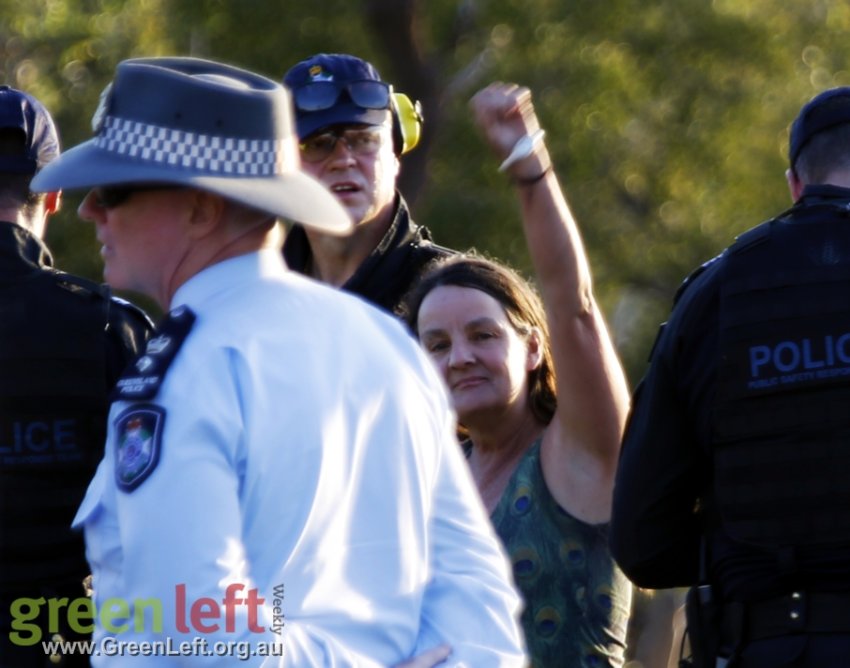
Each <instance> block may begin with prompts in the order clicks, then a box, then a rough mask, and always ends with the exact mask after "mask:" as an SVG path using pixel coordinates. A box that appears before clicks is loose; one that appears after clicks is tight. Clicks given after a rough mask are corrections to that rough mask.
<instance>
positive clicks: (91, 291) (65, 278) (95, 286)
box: [52, 269, 109, 299]
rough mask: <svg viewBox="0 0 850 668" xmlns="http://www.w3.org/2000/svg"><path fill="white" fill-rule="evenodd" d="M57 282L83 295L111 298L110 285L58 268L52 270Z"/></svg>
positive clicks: (62, 286)
mask: <svg viewBox="0 0 850 668" xmlns="http://www.w3.org/2000/svg"><path fill="white" fill-rule="evenodd" d="M52 273H53V277H54V279H55V280H56V284H57V285H58V286H59V287H61V288H63V289H65V290H68V291H69V292H73V293H75V294H79V295H81V296H97V297H100V298H102V299H108V298H109V287H108V286H106V285H103V284H101V283H95V282H94V281H91V280H89V279H87V278H83V277H82V276H76V275H74V274H68V273H65V272H64V271H59V270H58V269H54V270H52Z"/></svg>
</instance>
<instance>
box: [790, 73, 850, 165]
mask: <svg viewBox="0 0 850 668" xmlns="http://www.w3.org/2000/svg"><path fill="white" fill-rule="evenodd" d="M844 123H850V87H847V86H843V87H839V88H830V89H829V90H826V91H824V92H823V93H820V94H818V95H816V96H815V97H813V98H812V99H811V100H809V102H807V103H806V105H805V106H804V107H803V108H802V109H801V110H800V113H799V114H798V115H797V118H796V119H795V120H794V123H793V124H792V125H791V137H790V139H789V142H788V159H789V160H790V162H791V167H792V168H793V167H794V163H795V162H796V161H797V158H798V157H799V155H800V151H802V150H803V147H804V146H805V145H806V144H807V143H808V142H809V141H810V140H811V139H812V137H814V136H815V135H816V134H818V133H819V132H823V131H824V130H829V129H830V128H833V127H835V126H836V125H843V124H844Z"/></svg>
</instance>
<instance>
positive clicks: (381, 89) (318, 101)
mask: <svg viewBox="0 0 850 668" xmlns="http://www.w3.org/2000/svg"><path fill="white" fill-rule="evenodd" d="M343 93H346V94H347V95H348V97H349V98H350V99H351V101H352V102H354V104H356V105H357V106H358V107H363V108H364V109H389V108H390V95H391V93H392V91H391V89H390V85H389V84H386V83H384V82H383V81H373V80H370V79H364V80H362V81H349V82H348V83H345V84H339V83H336V82H335V81H313V82H311V83H307V84H304V85H303V86H300V87H298V88H296V89H295V90H294V91H293V98H294V101H295V107H296V109H298V110H299V111H322V110H324V109H330V108H331V107H333V106H334V105H335V104H336V103H337V101H338V100H339V97H340V95H342V94H343Z"/></svg>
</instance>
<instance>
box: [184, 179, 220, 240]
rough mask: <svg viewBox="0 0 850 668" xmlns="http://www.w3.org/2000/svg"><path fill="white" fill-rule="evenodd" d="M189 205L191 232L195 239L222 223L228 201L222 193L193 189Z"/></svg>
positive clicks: (205, 234) (207, 233)
mask: <svg viewBox="0 0 850 668" xmlns="http://www.w3.org/2000/svg"><path fill="white" fill-rule="evenodd" d="M189 206H190V207H191V208H190V210H189V223H190V225H189V234H190V236H191V237H192V238H193V239H201V238H203V237H205V236H207V235H209V234H210V233H211V232H213V231H214V230H215V229H216V228H217V227H218V226H219V225H220V224H221V221H222V218H223V216H224V210H225V208H226V202H225V201H224V198H223V197H221V196H220V195H216V194H214V193H211V192H207V191H205V190H193V191H192V198H191V201H190V203H189Z"/></svg>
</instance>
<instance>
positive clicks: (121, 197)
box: [92, 183, 184, 209]
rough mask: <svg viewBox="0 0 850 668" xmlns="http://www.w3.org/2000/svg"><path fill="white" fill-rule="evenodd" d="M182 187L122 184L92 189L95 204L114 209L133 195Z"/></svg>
mask: <svg viewBox="0 0 850 668" xmlns="http://www.w3.org/2000/svg"><path fill="white" fill-rule="evenodd" d="M183 187H184V186H181V185H177V184H174V183H147V184H140V183H122V184H120V185H114V186H100V187H99V188H93V189H92V192H93V193H94V196H95V199H97V204H98V206H99V207H101V208H103V209H114V208H115V207H117V206H120V205H122V204H124V202H126V201H127V200H128V199H130V196H131V195H133V193H137V192H145V191H148V190H176V189H177V188H183Z"/></svg>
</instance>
